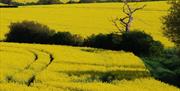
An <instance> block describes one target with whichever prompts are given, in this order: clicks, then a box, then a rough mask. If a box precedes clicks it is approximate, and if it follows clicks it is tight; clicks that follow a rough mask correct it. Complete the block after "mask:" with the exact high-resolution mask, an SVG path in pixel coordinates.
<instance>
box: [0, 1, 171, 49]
mask: <svg viewBox="0 0 180 91" xmlns="http://www.w3.org/2000/svg"><path fill="white" fill-rule="evenodd" d="M143 4H146V5H147V6H146V7H145V9H143V10H140V11H138V12H137V13H136V14H135V18H134V23H133V25H132V28H133V29H141V30H142V31H145V32H147V33H149V34H151V35H152V36H153V37H154V39H156V40H160V41H161V42H162V43H163V44H164V45H165V46H168V47H169V46H172V45H173V44H172V43H171V42H169V40H168V39H167V38H165V37H164V36H163V34H162V31H163V30H162V23H161V21H162V16H164V15H166V14H167V10H168V8H169V5H168V4H167V2H142V3H133V6H134V7H136V6H138V5H143ZM121 8H122V4H121V3H91V4H61V5H37V6H20V7H19V8H11V9H9V8H1V9H0V18H1V19H0V29H1V30H0V31H1V32H0V39H4V38H5V36H4V35H5V34H6V33H7V32H8V31H9V28H8V26H9V24H10V23H11V22H17V21H22V20H33V21H37V22H40V23H42V24H45V25H48V26H49V27H50V28H52V29H55V30H57V31H70V32H72V33H75V34H80V35H82V36H84V37H86V36H88V35H91V34H98V33H110V32H115V31H118V30H117V28H116V27H115V26H114V25H113V23H112V20H113V19H115V18H116V17H122V16H123V13H122V9H121Z"/></svg>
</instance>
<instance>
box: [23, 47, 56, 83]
mask: <svg viewBox="0 0 180 91" xmlns="http://www.w3.org/2000/svg"><path fill="white" fill-rule="evenodd" d="M36 50H39V49H36ZM39 51H41V52H44V53H46V54H48V55H49V58H50V59H49V63H48V64H46V66H45V67H44V68H42V69H41V71H40V72H42V71H43V70H45V69H47V68H48V66H49V65H50V64H51V63H52V62H53V60H54V57H53V54H52V53H50V52H48V51H45V50H39ZM40 72H38V73H37V74H36V75H34V76H33V77H32V78H30V80H29V82H28V83H27V84H26V85H27V86H31V84H32V83H34V81H35V80H36V76H37V75H38V74H39V73H40Z"/></svg>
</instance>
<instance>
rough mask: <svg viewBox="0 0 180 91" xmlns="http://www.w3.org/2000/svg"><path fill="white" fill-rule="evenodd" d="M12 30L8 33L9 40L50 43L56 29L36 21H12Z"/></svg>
mask: <svg viewBox="0 0 180 91" xmlns="http://www.w3.org/2000/svg"><path fill="white" fill-rule="evenodd" d="M9 28H10V32H9V33H8V34H7V35H6V37H7V39H6V41H8V42H20V43H21V42H23V43H43V44H44V43H49V41H50V39H51V37H52V36H53V35H54V34H55V31H54V30H52V29H49V27H47V26H46V25H42V24H40V23H37V22H34V21H22V22H16V23H11V25H10V26H9Z"/></svg>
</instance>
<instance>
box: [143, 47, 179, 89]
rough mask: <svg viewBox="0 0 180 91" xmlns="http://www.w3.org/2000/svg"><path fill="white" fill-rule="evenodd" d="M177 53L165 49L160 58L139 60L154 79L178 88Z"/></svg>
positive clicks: (172, 49)
mask: <svg viewBox="0 0 180 91" xmlns="http://www.w3.org/2000/svg"><path fill="white" fill-rule="evenodd" d="M177 53H178V51H177V50H176V49H175V48H171V49H165V50H164V51H163V52H162V55H160V56H154V57H153V56H151V57H141V58H142V59H143V61H144V62H145V64H146V66H147V68H148V69H149V71H150V73H151V74H152V75H153V76H154V77H155V78H156V79H159V80H161V81H163V82H166V83H169V84H172V85H175V86H178V87H180V83H179V80H180V57H178V54H177Z"/></svg>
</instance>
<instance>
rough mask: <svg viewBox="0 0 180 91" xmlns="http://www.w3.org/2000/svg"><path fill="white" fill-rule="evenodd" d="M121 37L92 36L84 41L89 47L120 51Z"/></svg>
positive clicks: (110, 35) (112, 34)
mask: <svg viewBox="0 0 180 91" xmlns="http://www.w3.org/2000/svg"><path fill="white" fill-rule="evenodd" d="M120 43H121V36H120V35H118V34H115V33H110V34H98V35H91V36H89V37H88V38H87V39H85V41H84V45H85V46H88V47H95V48H103V49H111V50H118V49H120V47H119V46H120Z"/></svg>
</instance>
